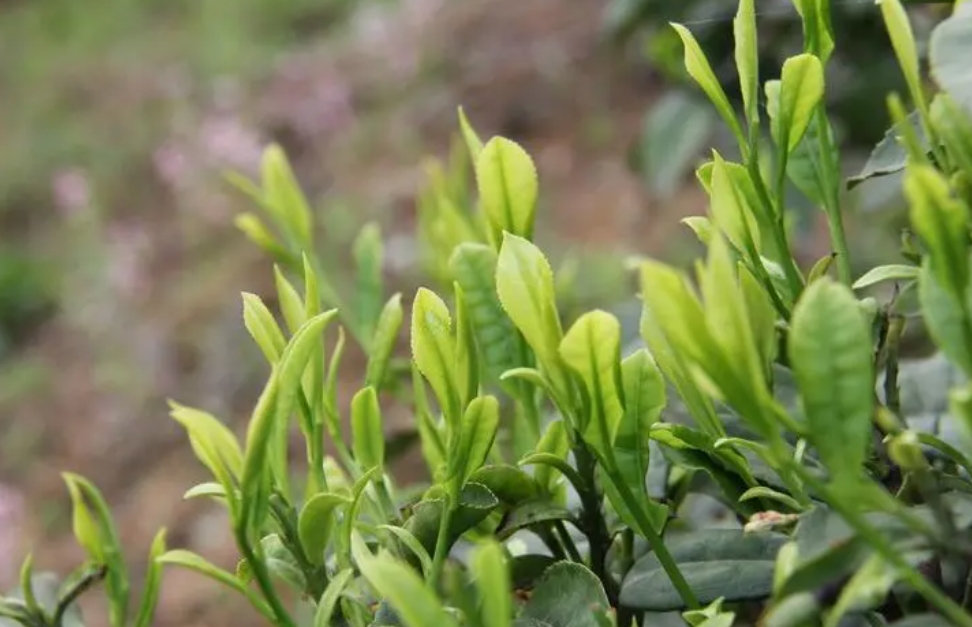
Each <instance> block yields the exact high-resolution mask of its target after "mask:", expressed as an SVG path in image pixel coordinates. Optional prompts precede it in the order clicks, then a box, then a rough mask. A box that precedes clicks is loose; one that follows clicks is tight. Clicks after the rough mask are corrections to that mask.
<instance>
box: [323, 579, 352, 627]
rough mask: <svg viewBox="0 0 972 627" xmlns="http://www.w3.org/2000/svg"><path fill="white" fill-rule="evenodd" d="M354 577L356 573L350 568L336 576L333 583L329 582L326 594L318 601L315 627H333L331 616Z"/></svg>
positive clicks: (325, 590)
mask: <svg viewBox="0 0 972 627" xmlns="http://www.w3.org/2000/svg"><path fill="white" fill-rule="evenodd" d="M353 577H354V571H353V570H352V569H350V568H345V569H344V570H342V571H341V572H339V573H338V574H336V575H334V577H333V578H332V579H331V581H329V582H328V584H327V588H325V589H324V594H322V595H321V598H320V599H319V600H318V601H317V610H316V611H315V612H314V625H313V627H331V625H332V623H331V616H333V615H334V610H335V609H337V605H338V601H340V600H341V595H342V594H343V593H344V590H345V589H346V588H347V587H348V585H349V584H350V583H351V581H352V579H353Z"/></svg>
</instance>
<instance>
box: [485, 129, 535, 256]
mask: <svg viewBox="0 0 972 627" xmlns="http://www.w3.org/2000/svg"><path fill="white" fill-rule="evenodd" d="M476 182H477V184H478V186H479V203H480V206H481V207H482V210H483V213H484V214H485V215H486V219H487V221H488V223H489V229H490V238H491V241H492V242H493V246H495V247H499V246H500V245H501V244H502V242H503V233H504V232H506V233H511V234H513V235H519V236H520V237H523V238H525V239H532V237H533V220H534V216H535V215H536V210H537V189H538V188H537V169H536V166H534V164H533V159H531V158H530V155H529V154H527V152H526V151H525V150H523V148H522V147H520V145H519V144H517V143H516V142H513V141H510V140H509V139H505V138H503V137H494V138H493V139H491V140H489V141H488V142H486V145H485V146H484V147H483V149H482V151H481V152H480V153H479V156H477V157H476Z"/></svg>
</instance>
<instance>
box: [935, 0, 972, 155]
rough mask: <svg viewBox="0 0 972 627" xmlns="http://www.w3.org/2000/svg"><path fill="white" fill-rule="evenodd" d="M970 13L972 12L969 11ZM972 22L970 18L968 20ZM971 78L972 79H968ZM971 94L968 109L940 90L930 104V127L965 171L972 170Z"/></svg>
mask: <svg viewBox="0 0 972 627" xmlns="http://www.w3.org/2000/svg"><path fill="white" fill-rule="evenodd" d="M970 15H972V12H970ZM969 23H970V24H972V20H969ZM970 80H972V79H970ZM970 112H972V94H970V100H969V106H968V111H963V110H962V108H961V107H960V106H959V105H958V104H957V103H956V102H955V100H953V99H952V98H951V97H950V96H949V95H948V94H946V93H944V92H941V93H939V94H937V95H936V96H935V99H934V100H932V104H931V120H932V127H933V128H934V129H935V131H936V132H937V134H938V136H939V137H940V138H941V139H942V142H944V144H945V146H946V148H948V155H949V157H950V158H951V159H953V160H954V161H955V164H956V165H957V166H958V167H959V168H960V169H962V170H964V171H965V172H967V173H968V172H972V119H970V117H969V115H970Z"/></svg>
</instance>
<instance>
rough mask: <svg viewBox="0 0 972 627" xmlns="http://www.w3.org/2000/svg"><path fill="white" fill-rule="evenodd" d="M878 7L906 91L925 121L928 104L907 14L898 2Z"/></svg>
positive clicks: (892, 0) (885, 0)
mask: <svg viewBox="0 0 972 627" xmlns="http://www.w3.org/2000/svg"><path fill="white" fill-rule="evenodd" d="M880 6H881V14H882V15H883V16H884V24H885V26H886V27H887V29H888V35H889V36H890V37H891V45H892V47H893V48H894V53H895V55H896V56H897V57H898V64H899V65H900V66H901V71H902V73H904V77H905V82H907V83H908V91H910V92H911V98H912V100H913V101H914V103H915V106H916V107H917V108H918V110H919V111H920V112H921V116H922V118H925V119H927V117H928V104H927V102H926V100H925V92H924V87H923V85H922V80H921V71H920V69H919V63H918V49H917V47H916V45H915V36H914V33H912V31H911V22H909V21H908V14H907V13H906V12H905V10H904V7H903V6H901V2H900V0H881V2H880Z"/></svg>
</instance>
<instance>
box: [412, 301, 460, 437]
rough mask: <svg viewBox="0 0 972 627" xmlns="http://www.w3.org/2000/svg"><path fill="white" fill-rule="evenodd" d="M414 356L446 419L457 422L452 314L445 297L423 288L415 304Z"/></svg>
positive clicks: (457, 391)
mask: <svg viewBox="0 0 972 627" xmlns="http://www.w3.org/2000/svg"><path fill="white" fill-rule="evenodd" d="M412 359H413V360H414V361H415V365H416V366H417V367H418V369H419V371H420V372H421V373H422V375H423V376H425V378H426V380H427V381H428V382H429V385H431V386H432V391H433V392H435V396H436V398H438V400H439V404H440V406H441V407H442V411H443V413H444V414H445V416H446V420H448V421H449V422H450V423H453V422H455V421H458V419H459V414H460V412H461V408H460V405H459V385H458V381H457V378H456V371H455V366H456V345H455V340H454V338H453V337H452V316H450V315H449V308H448V307H446V304H445V303H444V302H442V299H441V298H439V297H438V296H437V295H436V294H435V292H432V291H430V290H427V289H425V288H424V287H423V288H420V289H419V291H418V293H416V295H415V302H414V304H413V305H412Z"/></svg>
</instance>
